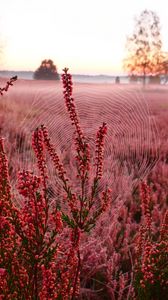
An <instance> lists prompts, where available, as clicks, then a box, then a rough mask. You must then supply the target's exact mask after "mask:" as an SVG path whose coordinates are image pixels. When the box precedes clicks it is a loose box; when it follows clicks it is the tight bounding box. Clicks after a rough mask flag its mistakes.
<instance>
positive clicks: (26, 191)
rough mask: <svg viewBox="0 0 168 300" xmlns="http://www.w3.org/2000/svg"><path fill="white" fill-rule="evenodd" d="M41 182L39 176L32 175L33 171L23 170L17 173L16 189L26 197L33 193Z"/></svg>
mask: <svg viewBox="0 0 168 300" xmlns="http://www.w3.org/2000/svg"><path fill="white" fill-rule="evenodd" d="M40 183H41V178H40V177H38V176H36V175H33V172H30V171H23V172H19V174H18V191H19V193H20V194H21V195H22V196H24V197H28V196H31V195H32V194H34V193H35V192H36V191H37V190H38V188H39V186H40Z"/></svg>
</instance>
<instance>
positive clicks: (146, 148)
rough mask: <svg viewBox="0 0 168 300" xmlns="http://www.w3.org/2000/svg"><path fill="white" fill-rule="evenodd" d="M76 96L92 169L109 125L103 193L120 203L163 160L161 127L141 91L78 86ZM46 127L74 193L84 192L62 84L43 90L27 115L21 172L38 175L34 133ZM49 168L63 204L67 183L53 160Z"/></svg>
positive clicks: (52, 192) (52, 191) (53, 189)
mask: <svg viewBox="0 0 168 300" xmlns="http://www.w3.org/2000/svg"><path fill="white" fill-rule="evenodd" d="M73 97H74V99H75V104H76V110H77V113H78V116H79V119H80V125H81V128H82V130H83V132H84V135H85V137H86V140H87V141H88V142H89V145H90V149H91V164H93V162H94V153H95V139H96V133H97V131H98V128H99V126H101V125H102V123H103V122H106V123H107V127H108V133H107V136H106V137H105V145H104V164H103V177H102V179H101V180H100V184H99V189H98V190H99V192H101V191H103V190H104V189H105V187H106V185H108V187H110V188H112V191H113V196H112V197H113V199H116V198H117V197H121V195H122V194H123V193H124V191H125V189H127V188H128V185H129V187H130V188H131V189H135V188H136V186H137V184H138V183H139V181H140V180H141V179H144V178H145V177H146V176H147V175H148V174H149V172H150V171H151V169H152V167H153V166H154V165H155V163H156V162H157V160H158V157H159V149H158V145H159V142H158V141H159V137H158V132H157V128H156V125H155V121H154V119H153V117H152V114H151V112H150V109H149V107H148V105H147V103H146V101H145V98H144V96H143V94H142V92H141V90H140V89H138V88H137V89H136V90H135V88H134V89H131V88H127V87H120V86H115V87H114V85H95V86H94V85H89V84H80V85H75V86H74V92H73ZM41 124H44V125H45V126H46V127H47V128H48V131H49V136H50V137H51V140H52V142H53V144H54V145H55V149H56V151H57V154H58V155H59V157H60V160H61V161H62V162H63V165H64V167H65V170H66V172H67V176H68V178H69V179H70V183H71V184H72V186H73V191H75V192H79V191H80V186H79V182H78V181H77V179H76V175H77V173H76V160H75V155H76V153H75V148H74V143H73V140H74V127H73V126H72V125H71V121H70V119H69V115H68V112H67V111H66V107H65V104H64V99H63V93H62V87H61V86H60V85H57V87H55V86H54V87H53V86H52V87H51V86H49V87H46V88H45V87H43V89H41V90H40V88H39V90H38V92H37V93H36V96H35V98H34V101H33V103H32V105H31V107H30V110H29V112H28V113H27V116H26V117H25V118H24V119H23V120H22V122H21V123H20V127H19V129H20V131H21V132H22V134H24V135H25V136H26V138H25V139H24V141H23V140H22V141H21V142H20V143H18V144H19V145H20V146H19V147H16V151H17V153H18V157H19V160H18V163H17V170H22V169H25V170H33V171H34V172H35V173H37V167H36V158H35V155H34V153H33V150H32V148H31V134H32V132H33V131H34V130H35V129H36V128H37V127H39V126H40V125H41ZM47 165H48V171H49V189H48V192H49V194H50V197H51V201H55V200H54V199H56V198H57V201H60V202H61V191H62V182H61V181H60V180H59V178H58V177H57V173H56V171H55V170H54V168H53V166H52V162H51V161H50V159H49V158H48V157H47ZM94 175H95V168H94V167H92V168H91V170H90V176H89V178H90V180H89V182H88V184H87V189H88V190H89V189H90V187H91V185H92V182H93V178H94ZM98 200H99V196H98V197H97V201H98Z"/></svg>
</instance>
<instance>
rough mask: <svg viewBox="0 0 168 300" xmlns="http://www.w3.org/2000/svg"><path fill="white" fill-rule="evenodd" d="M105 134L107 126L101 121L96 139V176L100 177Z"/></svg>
mask: <svg viewBox="0 0 168 300" xmlns="http://www.w3.org/2000/svg"><path fill="white" fill-rule="evenodd" d="M106 134H107V126H106V123H103V125H102V126H100V127H99V131H98V132H97V139H96V153H97V156H96V164H95V165H96V177H97V178H98V179H101V177H102V166H103V151H104V138H105V135H106Z"/></svg>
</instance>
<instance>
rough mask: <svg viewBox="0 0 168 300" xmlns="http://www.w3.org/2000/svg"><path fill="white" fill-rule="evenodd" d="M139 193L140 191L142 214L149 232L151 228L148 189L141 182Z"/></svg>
mask: <svg viewBox="0 0 168 300" xmlns="http://www.w3.org/2000/svg"><path fill="white" fill-rule="evenodd" d="M140 191H141V202H142V204H141V207H142V213H143V216H144V218H145V222H146V226H147V230H150V228H151V210H150V205H151V199H150V188H149V186H148V185H147V184H146V183H145V182H142V183H141V185H140Z"/></svg>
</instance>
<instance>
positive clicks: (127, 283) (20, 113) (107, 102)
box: [0, 79, 168, 300]
mask: <svg viewBox="0 0 168 300" xmlns="http://www.w3.org/2000/svg"><path fill="white" fill-rule="evenodd" d="M0 82H1V86H3V85H4V84H5V82H6V81H5V79H1V81H0ZM73 98H74V99H75V105H76V111H77V113H78V116H79V120H80V126H81V128H82V130H83V132H84V136H85V137H86V142H87V143H88V144H89V145H90V164H91V165H92V166H93V167H90V169H89V172H90V173H89V178H88V181H87V184H86V190H89V189H90V188H91V187H92V181H93V178H94V173H95V167H94V160H95V157H94V153H95V152H94V151H95V139H96V132H98V130H100V126H103V125H102V124H103V122H105V123H106V126H107V134H106V136H105V140H104V152H103V153H102V156H103V158H104V161H103V166H102V176H100V180H99V185H98V188H97V191H96V193H95V202H94V205H93V207H92V210H93V215H94V211H99V209H100V202H101V197H100V194H101V193H102V192H103V191H104V190H106V187H107V186H108V188H110V189H111V190H112V193H111V196H110V201H109V204H108V207H107V208H106V209H104V211H102V212H101V214H100V216H99V218H98V219H97V220H96V224H94V225H95V226H93V228H92V229H91V230H88V233H87V231H85V230H83V231H82V230H81V237H80V244H79V245H78V247H79V249H78V251H80V266H81V268H80V284H79V282H78V284H79V285H80V287H78V290H79V292H78V293H77V294H76V295H75V294H73V293H72V291H71V296H68V295H63V293H62V294H60V295H62V296H60V295H59V296H58V297H57V296H51V294H50V296H47V294H45V293H43V294H42V292H41V294H40V293H39V296H38V297H39V298H38V297H37V298H31V297H30V298H24V297H23V298H19V297H21V296H17V298H16V296H10V295H8V294H7V292H6V296H5V297H6V298H3V287H2V286H1V287H0V288H1V290H0V291H1V293H0V294H2V296H1V297H2V299H96V300H108V299H109V300H125V299H128V300H129V299H144V300H145V299H146V300H152V299H153V300H159V299H166V298H165V297H166V295H167V293H168V264H167V256H168V252H167V250H165V249H167V246H168V244H167V243H168V217H167V216H168V213H167V211H168V210H167V208H168V146H167V145H168V87H167V86H161V85H147V86H146V87H144V88H143V87H141V86H139V85H128V84H119V85H115V84H91V83H90V84H88V83H87V84H84V83H80V84H79V83H76V84H74V85H73ZM71 123H72V119H70V118H69V116H68V112H67V109H66V106H65V101H64V96H63V87H62V83H61V82H51V81H33V80H17V81H16V82H15V84H14V86H13V87H10V89H9V91H8V92H7V93H4V94H3V96H1V98H0V133H1V137H3V138H4V148H5V152H6V155H7V158H8V164H9V177H10V182H11V188H12V193H13V194H14V195H15V196H14V197H13V199H14V204H15V205H16V207H17V208H18V209H19V208H22V206H24V205H25V204H24V203H25V202H24V195H23V193H22V194H21V193H19V192H18V189H17V185H18V183H17V182H18V180H17V173H18V172H19V171H20V170H32V171H34V173H35V174H36V175H38V176H40V171H39V170H37V167H36V161H37V156H36V155H34V153H33V150H32V134H33V132H34V131H35V130H36V129H37V128H39V127H40V126H41V125H42V124H44V125H45V126H46V127H47V129H48V132H49V136H50V137H51V140H52V143H53V145H54V148H55V149H56V152H57V154H58V156H59V159H60V161H62V164H63V166H64V168H65V170H66V174H67V177H68V178H69V182H70V185H71V186H73V191H74V192H75V193H76V194H79V190H80V185H79V181H78V180H77V177H76V176H77V172H76V159H75V155H76V148H75V145H74V143H73V141H74V139H75V134H74V128H73V125H74V124H73V125H72V124H71ZM102 129H103V127H102ZM50 154H51V152H50ZM49 156H50V155H49V154H48V155H46V161H47V166H48V176H49V185H48V188H47V190H46V192H47V197H48V199H49V205H50V206H51V207H52V209H54V208H55V206H58V207H60V208H61V211H62V212H63V213H64V214H67V215H68V216H69V215H70V212H69V208H68V205H67V203H66V201H64V200H65V199H64V197H63V189H62V181H61V179H60V178H58V177H59V176H58V172H57V171H56V170H55V169H54V168H53V164H52V162H51V161H50V158H49ZM100 173H101V172H100ZM142 182H145V184H143V183H142ZM141 183H142V184H141ZM71 213H72V211H71ZM74 218H75V217H74ZM64 221H65V223H66V221H67V220H64ZM144 228H145V230H146V235H144V233H143V234H142V235H141V232H142V231H143V229H144ZM71 229H73V228H70V226H69V228H68V226H66V225H65V227H64V229H63V231H62V232H61V234H60V236H59V239H60V243H62V245H63V246H62V247H63V248H62V249H64V248H65V249H64V251H65V253H66V250H67V249H68V247H70V239H69V231H70V230H71ZM163 231H165V232H166V233H164V234H162V232H163ZM139 236H141V237H142V236H143V238H142V241H141V242H142V244H143V245H141V249H140V237H139ZM148 237H149V239H148ZM145 240H146V241H148V242H149V243H148V244H146V242H145ZM163 241H164V243H163V244H164V245H163V244H162V245H161V242H163ZM160 245H161V246H160ZM147 246H148V248H147ZM159 247H161V248H159ZM149 248H150V251H151V252H150V251H148V250H149ZM147 249H148V250H147ZM151 249H155V250H156V249H157V251H158V252H159V253H160V257H161V260H162V261H161V260H159V259H158V257H157V255H156V252H157V251H155V252H152V251H154V250H151ZM138 251H140V252H138ZM147 251H148V252H150V254H149V253H148V252H147ZM138 253H139V254H138ZM147 253H148V257H147ZM163 253H164V254H163ZM74 255H75V254H74ZM138 255H139V256H138ZM150 255H151V256H150ZM163 256H164V257H163ZM75 259H76V258H75V256H74V260H75ZM138 259H139V260H138ZM147 259H148V260H147ZM152 259H153V260H152ZM153 261H154V263H153ZM163 264H164V267H163ZM144 265H145V266H150V272H149V270H147V269H145V267H144ZM75 266H76V265H75ZM73 267H74V266H73ZM0 268H3V264H2V261H1V266H0ZM70 270H71V269H70ZM71 271H72V270H71ZM64 272H65V271H64ZM72 273H73V271H72ZM149 273H150V274H152V275H150V276H151V277H150V276H149ZM78 275H79V274H78ZM68 276H69V275H68ZM145 276H146V277H145ZM152 276H153V277H152ZM68 278H69V277H68ZM64 279H65V278H64ZM62 280H63V279H62ZM4 282H5V281H4ZM158 282H159V283H158ZM4 284H5V283H4ZM59 284H60V282H59ZM76 284H77V283H76ZM64 288H65V286H64ZM57 289H58V286H57ZM50 293H51V292H50ZM69 293H70V292H69ZM7 295H8V296H7ZM40 295H41V296H40ZM69 295H70V294H69ZM12 297H13V298H12ZM61 297H62V298H61ZM66 297H67V298H66ZM68 297H69V298H68ZM75 297H76V298H75ZM0 299H1V298H0Z"/></svg>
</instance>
